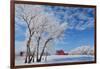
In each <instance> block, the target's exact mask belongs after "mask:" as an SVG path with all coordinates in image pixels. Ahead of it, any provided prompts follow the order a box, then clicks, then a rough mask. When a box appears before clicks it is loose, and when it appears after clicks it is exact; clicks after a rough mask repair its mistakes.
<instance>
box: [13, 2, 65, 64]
mask: <svg viewBox="0 0 100 69" xmlns="http://www.w3.org/2000/svg"><path fill="white" fill-rule="evenodd" d="M15 10H16V20H17V18H18V19H19V20H22V24H26V27H27V31H26V34H27V37H26V40H27V44H26V47H27V50H26V58H25V63H27V62H28V63H30V62H31V61H32V59H33V62H34V57H35V55H36V61H37V62H41V59H42V57H43V54H44V52H45V49H46V48H47V46H49V45H47V44H48V43H49V42H50V41H53V40H55V39H58V38H60V37H61V36H62V34H63V33H64V31H65V30H66V28H67V23H59V21H58V20H57V19H56V18H55V17H54V15H51V14H49V13H46V12H45V13H44V8H43V7H40V6H39V5H38V6H37V5H26V4H25V5H23V4H16V8H15ZM20 22H21V21H20ZM32 40H33V41H32ZM31 42H33V43H35V44H34V45H31ZM41 43H42V44H41ZM30 46H32V47H33V48H34V49H33V50H32V51H31V49H30ZM40 47H42V49H41V50H40Z"/></svg>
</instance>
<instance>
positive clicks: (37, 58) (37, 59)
mask: <svg viewBox="0 0 100 69" xmlns="http://www.w3.org/2000/svg"><path fill="white" fill-rule="evenodd" d="M40 39H41V38H40V37H39V38H38V40H37V57H36V61H37V62H39V43H40Z"/></svg>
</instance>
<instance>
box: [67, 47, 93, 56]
mask: <svg viewBox="0 0 100 69" xmlns="http://www.w3.org/2000/svg"><path fill="white" fill-rule="evenodd" d="M69 54H71V55H94V48H91V47H90V46H81V47H77V48H75V49H74V50H72V51H71V52H70V53H69Z"/></svg>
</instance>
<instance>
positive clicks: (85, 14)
mask: <svg viewBox="0 0 100 69" xmlns="http://www.w3.org/2000/svg"><path fill="white" fill-rule="evenodd" d="M33 7H34V6H33ZM42 7H45V10H44V12H46V13H49V14H50V13H53V15H54V17H55V18H57V19H58V20H59V22H60V23H63V22H66V23H67V24H68V29H67V30H65V32H64V37H63V40H62V41H58V42H57V43H56V44H55V46H54V47H55V49H57V50H60V49H63V50H65V51H69V50H71V49H74V48H76V47H79V46H86V45H89V46H91V47H93V46H94V16H95V14H94V8H80V7H76V8H75V7H62V6H42ZM17 22H18V21H17ZM15 27H19V28H20V30H15V41H17V42H21V41H24V40H25V35H24V33H25V31H26V27H25V26H22V25H17V24H15ZM16 45H17V44H16ZM16 48H19V46H17V47H16Z"/></svg>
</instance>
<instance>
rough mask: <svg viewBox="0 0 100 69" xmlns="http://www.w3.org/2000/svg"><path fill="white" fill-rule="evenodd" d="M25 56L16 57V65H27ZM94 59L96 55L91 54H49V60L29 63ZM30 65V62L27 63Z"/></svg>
mask: <svg viewBox="0 0 100 69" xmlns="http://www.w3.org/2000/svg"><path fill="white" fill-rule="evenodd" d="M43 58H44V57H43ZM24 60H25V57H20V56H17V57H16V58H15V65H25V63H24ZM84 61H94V56H91V55H51V56H47V61H45V60H42V61H41V62H38V63H37V62H34V63H29V64H32V65H33V64H52V63H69V62H84ZM26 65H28V63H27V64H26Z"/></svg>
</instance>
